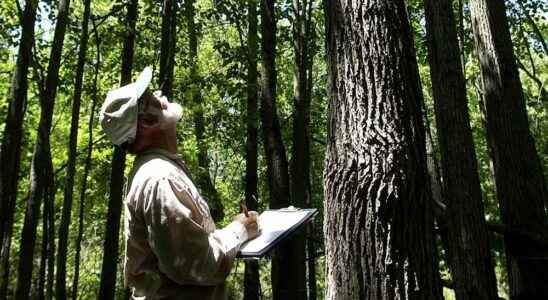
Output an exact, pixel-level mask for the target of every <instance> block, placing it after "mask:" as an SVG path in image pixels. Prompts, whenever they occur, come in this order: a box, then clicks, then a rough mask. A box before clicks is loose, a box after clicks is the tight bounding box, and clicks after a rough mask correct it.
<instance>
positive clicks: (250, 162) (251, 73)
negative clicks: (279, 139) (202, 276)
mask: <svg viewBox="0 0 548 300" xmlns="http://www.w3.org/2000/svg"><path fill="white" fill-rule="evenodd" d="M247 13H248V15H247V21H248V32H247V118H246V122H247V123H246V125H247V139H246V145H245V157H246V164H245V204H246V205H247V207H248V208H249V209H251V210H255V211H256V210H257V208H258V203H257V198H258V194H257V182H258V176H257V154H258V151H257V149H258V139H257V136H258V131H259V129H258V127H259V116H258V112H257V106H258V105H257V104H258V103H257V100H258V99H257V96H258V94H257V46H258V42H257V38H258V37H257V2H256V0H247ZM260 290H261V281H260V277H259V262H258V261H257V260H250V261H246V262H245V272H244V300H259V299H260Z"/></svg>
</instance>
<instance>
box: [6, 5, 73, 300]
mask: <svg viewBox="0 0 548 300" xmlns="http://www.w3.org/2000/svg"><path fill="white" fill-rule="evenodd" d="M69 5H70V0H60V1H59V9H58V13H57V23H56V25H55V33H54V36H53V43H52V47H51V53H50V60H49V63H48V69H47V76H46V81H45V87H44V90H43V93H41V95H40V106H41V112H40V120H39V123H38V133H37V136H36V142H35V146H34V153H33V156H32V163H31V170H30V191H29V196H28V199H27V206H26V210H25V221H24V224H23V232H22V234H21V248H20V251H19V267H18V275H17V288H16V295H15V296H16V298H17V299H28V298H29V296H30V294H29V293H30V286H31V280H32V269H33V261H34V259H33V258H34V245H35V240H36V227H37V225H38V219H39V215H40V204H41V203H42V202H44V207H45V206H47V205H51V207H53V203H54V200H55V199H54V194H55V192H54V191H55V190H54V186H55V185H54V183H53V165H52V160H51V147H50V140H49V139H50V130H51V125H52V119H53V109H54V107H55V96H56V93H57V85H58V81H59V68H60V66H61V54H62V51H63V42H64V39H65V31H66V27H67V24H68V21H69ZM46 201H47V202H46ZM44 209H45V208H44ZM50 212H52V213H53V209H51V210H50ZM49 217H50V218H52V219H53V216H49ZM53 226H54V224H53V222H51V221H50V222H49V224H48V230H49V232H50V233H51V232H52V231H53ZM50 238H52V234H51V235H50ZM49 251H54V250H53V247H51V246H50V247H49ZM53 258H54V257H53V255H51V257H49V258H48V260H49V262H48V263H49V266H50V267H48V269H49V270H48V271H49V272H51V274H53V268H52V266H53V264H52V263H53V261H51V259H53Z"/></svg>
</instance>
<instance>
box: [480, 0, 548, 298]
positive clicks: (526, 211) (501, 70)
mask: <svg viewBox="0 0 548 300" xmlns="http://www.w3.org/2000/svg"><path fill="white" fill-rule="evenodd" d="M470 8H471V14H472V29H473V31H474V39H475V44H476V51H477V53H478V55H479V61H480V70H481V79H482V82H483V99H484V107H485V112H486V131H487V142H488V145H489V150H490V151H489V152H490V155H491V159H492V161H493V166H494V174H495V187H496V192H497V198H498V200H499V205H500V209H501V217H502V222H503V224H504V225H505V226H507V227H510V228H513V229H516V230H522V231H528V232H532V233H536V234H538V235H540V236H544V237H548V217H547V215H546V210H545V209H546V207H545V205H546V203H548V192H547V190H546V181H545V179H544V173H543V170H542V166H541V164H540V160H539V157H538V154H537V151H536V149H535V143H534V140H533V137H532V136H531V133H530V131H529V122H528V120H527V112H526V109H525V100H524V96H523V90H522V87H521V81H520V78H519V74H518V71H517V68H516V61H515V56H514V52H513V47H512V40H511V37H510V30H509V25H508V20H507V17H506V7H505V4H504V1H503V0H472V1H471V2H470ZM504 242H505V247H506V264H507V271H508V279H509V287H510V297H511V298H512V299H546V298H548V285H547V284H546V282H548V260H547V259H546V257H548V249H547V248H545V247H542V245H539V244H538V243H535V242H533V241H530V240H528V239H525V238H523V237H520V236H512V235H505V237H504Z"/></svg>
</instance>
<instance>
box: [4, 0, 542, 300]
mask: <svg viewBox="0 0 548 300" xmlns="http://www.w3.org/2000/svg"><path fill="white" fill-rule="evenodd" d="M465 2H466V1H465ZM457 3H458V1H455V10H456V12H455V15H456V16H460V12H459V6H458V5H457ZM506 3H507V5H508V12H509V20H510V24H511V29H512V38H513V42H514V49H515V53H516V58H517V59H518V60H519V61H520V62H521V65H522V66H521V67H520V69H521V73H520V74H521V80H522V83H523V89H524V93H525V96H526V104H527V110H528V114H529V121H530V128H531V132H532V134H533V136H534V138H535V141H536V145H537V150H538V152H539V156H540V158H541V160H542V163H543V166H544V170H545V171H546V170H547V169H548V135H547V134H546V132H548V116H547V114H548V111H547V105H548V99H547V98H546V95H545V94H542V90H543V89H544V90H546V89H547V87H546V86H545V85H546V82H547V80H548V72H547V71H548V60H547V54H546V53H544V50H543V48H542V43H541V42H540V39H541V37H546V36H547V34H548V22H547V20H546V17H545V16H546V12H547V11H546V9H547V8H546V5H545V4H544V5H543V1H538V0H516V1H506ZM407 4H408V8H409V14H410V21H411V24H412V28H413V33H414V36H415V42H416V43H415V47H416V53H417V59H418V62H419V73H420V76H421V80H422V88H423V94H424V98H425V111H426V114H427V118H428V120H429V123H430V129H431V131H432V134H433V136H436V131H435V120H434V117H433V100H432V93H431V83H430V78H429V69H428V64H427V49H426V43H425V32H424V17H423V11H422V9H423V8H422V1H419V0H409V1H407ZM123 5H125V2H118V1H116V2H112V1H106V0H97V1H92V9H91V11H92V16H93V18H94V22H92V23H91V24H90V44H89V49H88V57H87V64H86V68H85V76H84V92H83V100H82V109H81V118H80V129H79V138H78V153H79V156H78V162H77V174H78V175H77V178H76V186H75V194H74V195H75V205H74V209H73V213H72V223H71V226H70V240H71V243H70V244H69V256H68V262H69V265H68V268H67V269H68V274H67V275H68V276H67V283H68V284H69V285H70V284H71V283H72V278H73V276H74V274H73V271H74V269H73V268H74V254H75V250H74V249H75V245H74V240H75V238H76V234H77V226H78V220H77V217H78V216H77V213H76V212H77V210H78V208H79V205H80V204H79V201H80V199H79V195H80V189H81V184H80V182H81V181H82V174H83V170H84V158H85V152H86V147H87V143H88V127H87V124H88V122H89V119H90V115H91V112H90V110H91V106H92V101H97V103H99V105H100V104H101V103H102V101H103V99H104V97H105V95H106V92H107V91H108V90H109V89H111V88H113V87H116V86H118V85H119V78H120V61H121V58H120V57H121V49H122V39H123V36H124V32H125V24H124V15H125V9H123V8H124V7H123ZM161 5H162V4H161V1H157V0H156V1H152V0H145V1H140V7H139V16H138V23H137V28H138V30H137V40H136V47H135V61H134V72H133V73H134V74H137V73H138V72H139V71H140V70H141V69H142V68H143V67H145V66H147V65H151V66H154V69H155V74H157V71H158V61H159V50H160V46H159V45H160V34H159V33H160V27H161V19H160V17H161ZM179 6H180V8H179V10H178V27H177V32H178V34H177V47H176V66H175V76H174V93H173V99H174V100H175V101H178V102H180V103H181V104H183V107H184V117H183V120H182V122H181V123H180V125H179V127H178V133H177V135H178V140H179V151H180V153H181V154H182V156H183V158H184V159H185V161H186V162H187V163H188V165H189V167H190V169H194V168H197V166H198V162H197V154H198V147H197V144H196V139H195V136H194V123H193V121H192V118H191V107H190V99H188V96H187V92H188V89H189V82H190V78H189V65H190V64H189V61H188V55H187V53H188V37H187V33H186V24H185V22H184V18H183V13H182V12H183V9H182V3H179ZM314 7H315V10H314V14H313V20H314V24H315V25H314V26H313V28H312V29H313V32H314V35H315V37H316V41H315V43H314V45H313V46H312V49H313V50H314V52H316V55H315V57H314V63H313V70H314V71H313V82H314V86H313V90H312V104H311V128H310V133H311V138H312V141H311V170H310V171H311V180H312V185H311V189H312V191H311V192H312V201H313V205H314V206H315V207H318V208H319V210H320V214H319V216H318V217H316V219H315V221H314V225H315V232H314V234H313V238H314V239H315V241H317V243H316V246H317V248H318V249H317V252H318V253H321V252H322V251H323V250H322V249H323V241H322V239H323V234H322V221H323V161H324V152H325V143H326V140H327V105H328V104H327V103H328V99H327V69H326V62H325V49H324V41H325V36H324V35H325V34H324V32H325V31H324V17H323V11H322V7H321V3H320V2H319V1H316V2H315V3H314ZM196 10H197V15H196V24H198V29H199V50H198V59H197V65H198V68H199V74H200V82H199V89H200V92H201V95H202V97H203V99H204V108H203V109H204V117H205V124H206V134H205V136H206V142H207V144H208V147H209V153H208V155H209V159H210V170H209V172H210V174H211V178H212V180H213V182H214V184H215V186H216V188H217V190H218V192H219V194H220V197H221V199H222V201H223V204H224V207H225V215H226V217H225V219H224V220H222V221H221V222H220V223H219V224H218V225H219V226H223V225H225V224H227V223H228V222H230V221H231V218H232V216H233V215H235V214H236V213H238V203H239V202H240V201H241V200H242V199H243V196H244V186H245V182H244V175H245V174H244V173H245V151H244V147H245V139H246V130H245V120H246V111H245V110H246V82H245V76H246V72H247V71H246V40H247V37H246V33H247V19H246V13H247V12H246V1H243V0H227V1H217V0H213V1H210V0H198V1H197V3H196ZM55 11H56V3H54V1H42V2H41V4H40V6H39V13H40V14H39V16H38V18H37V27H36V47H35V59H36V62H37V64H36V67H34V68H32V69H31V70H30V72H29V79H30V85H29V93H28V105H27V113H26V116H25V123H24V126H25V127H24V130H25V132H24V138H23V149H22V151H23V152H22V153H23V155H22V161H21V173H20V178H21V180H20V184H19V194H18V201H17V204H16V217H15V226H14V234H13V236H14V239H13V243H12V251H11V254H12V257H11V262H12V264H11V265H12V266H16V265H17V263H18V261H17V259H18V258H17V253H18V248H19V237H20V235H21V228H22V223H23V218H24V210H25V200H26V195H27V192H28V190H29V182H28V180H29V166H30V159H31V157H32V150H33V146H34V145H33V141H34V140H35V137H36V127H37V124H38V118H39V114H40V106H39V101H38V95H39V86H40V84H39V82H40V81H41V80H43V78H44V76H45V67H46V66H47V63H48V59H49V52H50V46H51V39H52V36H53V27H54V23H55ZM82 11H83V5H82V3H81V2H79V1H74V3H73V4H72V8H71V23H70V26H69V28H68V31H67V38H66V39H65V47H64V50H63V61H62V66H61V77H60V85H59V91H58V96H57V103H56V104H57V105H56V107H55V113H54V118H53V119H54V121H53V123H54V125H53V129H52V139H51V142H52V149H53V164H54V168H55V170H56V172H55V180H56V187H57V195H56V203H55V204H56V205H55V207H56V210H55V213H56V216H55V219H56V220H57V222H59V220H60V211H61V205H62V199H63V195H62V191H63V185H64V181H65V178H64V176H65V169H64V168H65V165H66V160H67V147H68V139H69V138H68V135H69V130H70V113H71V112H70V107H71V103H72V95H73V88H74V80H75V78H74V76H75V69H76V68H75V65H76V57H77V53H78V42H79V40H80V33H81V30H80V26H81V25H80V19H81V16H82ZM277 13H278V15H279V16H280V17H279V20H278V48H277V51H278V52H277V71H278V78H277V79H278V86H277V91H278V95H277V101H278V111H279V119H280V123H281V126H282V134H283V139H284V143H285V145H286V151H287V153H288V154H289V153H291V152H290V150H291V147H292V145H291V130H292V128H291V126H292V122H291V121H292V120H291V118H292V111H293V73H294V63H293V48H292V36H291V25H292V22H291V10H290V4H289V3H282V2H280V3H279V4H278V6H277ZM530 20H533V21H534V24H535V25H533V23H532V22H531V21H530ZM462 21H463V25H464V26H463V27H462V28H460V27H459V30H461V29H462V35H459V36H462V37H464V39H463V40H462V41H461V42H462V45H463V48H462V50H463V52H464V55H463V60H464V61H465V63H466V64H465V76H466V79H467V93H468V100H469V110H470V116H471V127H472V131H473V136H474V141H475V146H476V154H477V158H478V166H479V174H480V178H481V187H482V191H483V196H484V202H485V213H486V219H487V220H488V221H495V222H496V221H499V219H500V217H499V212H498V211H499V210H498V203H497V200H496V195H495V189H494V184H493V179H492V175H491V169H490V159H489V155H488V149H487V145H486V142H485V137H484V131H483V130H484V129H483V124H482V122H483V121H482V120H483V117H482V113H481V111H480V109H479V105H478V99H477V97H478V92H479V86H480V85H479V78H478V76H479V70H478V62H477V60H476V59H475V54H474V52H473V40H472V35H471V28H470V16H469V10H468V7H467V5H466V3H465V5H464V7H463V20H462ZM18 22H19V20H18V17H17V7H16V5H15V1H2V2H0V89H1V90H2V95H3V99H6V100H5V101H0V130H2V132H3V128H4V125H5V124H4V121H5V116H6V114H7V104H8V101H7V99H8V95H9V86H10V82H11V76H12V72H13V69H14V65H15V60H16V53H17V47H18V43H19V40H18V38H19V34H20V29H19V24H18ZM93 24H95V25H96V26H97V27H96V28H95V29H94V25H93ZM457 24H460V23H459V22H457ZM534 26H536V27H537V28H538V29H539V30H540V33H541V35H540V36H539V35H538V34H537V33H535V29H534ZM96 33H97V34H96ZM258 52H259V54H260V51H258ZM96 64H99V73H98V75H99V76H98V82H97V85H96V86H95V85H94V83H93V78H94V72H95V66H96ZM155 84H156V85H157V83H155ZM95 88H97V94H96V95H95V93H94V89H95ZM98 109H99V107H96V111H97V110H98ZM93 134H94V138H93V139H94V149H93V155H92V170H91V173H90V176H89V183H88V188H87V190H86V191H85V194H86V197H87V198H86V205H85V222H84V223H85V228H84V229H85V230H84V238H83V242H82V257H81V260H80V263H81V266H80V268H81V269H80V286H79V289H80V290H79V295H80V296H79V297H80V298H81V299H93V298H96V293H97V290H98V286H99V276H100V270H101V259H102V255H103V253H102V244H103V239H104V227H105V226H104V225H105V222H106V210H107V199H108V193H109V186H108V184H109V176H110V162H111V156H112V147H111V146H110V144H109V143H108V141H107V140H106V139H104V137H103V134H102V133H101V131H100V128H99V126H98V124H97V114H95V120H94V127H93ZM434 142H435V141H434ZM259 143H260V145H259V201H260V210H262V209H266V208H267V206H268V205H267V204H268V191H267V182H266V178H265V177H266V167H265V165H264V160H263V148H262V142H261V138H259ZM434 146H435V147H437V145H434ZM131 163H132V160H131V159H129V160H128V166H131ZM129 169H130V167H128V168H127V170H126V173H127V172H129ZM58 225H59V224H58V223H57V224H56V226H58ZM56 228H57V227H56ZM41 236H42V230H41V228H40V227H39V229H38V236H37V249H39V248H40V247H41ZM121 241H123V240H122V239H121ZM121 244H122V245H123V243H121ZM37 252H38V251H37ZM493 253H494V257H495V262H496V273H497V279H498V284H499V291H500V295H501V296H503V297H505V298H507V297H508V296H507V283H506V282H507V276H506V273H505V272H506V271H505V268H504V264H505V261H504V248H503V241H502V240H501V239H500V237H496V238H494V239H493ZM122 257H123V256H121V259H120V263H122V261H123V259H122ZM324 259H325V258H324V257H323V256H321V255H319V259H317V262H316V263H317V285H318V296H319V297H320V298H322V297H323V290H324V288H325V284H326V283H325V280H324V273H325V271H324V270H323V266H324ZM36 261H37V262H38V261H39V254H37V255H36ZM260 264H261V283H262V289H263V295H264V296H265V298H266V299H268V298H269V297H270V296H269V295H270V293H271V288H270V279H269V276H270V264H269V261H268V260H261V262H260ZM236 265H237V267H236V268H234V270H233V272H232V275H231V276H230V277H229V280H228V286H229V288H230V293H231V299H241V298H242V294H241V293H242V291H243V288H242V283H243V280H242V278H243V263H242V261H237V262H236ZM119 270H120V272H119V273H121V270H122V268H121V267H120V268H119ZM441 270H442V276H443V277H444V278H446V279H449V278H450V276H449V273H448V269H447V267H446V262H445V261H443V260H442V262H441ZM15 273H16V272H15V270H14V267H12V272H11V277H10V279H11V284H10V287H13V286H14V285H15V279H16V278H15V277H16V274H15ZM34 276H38V274H37V272H35V274H34ZM119 282H120V284H119V288H118V292H117V295H118V296H120V297H121V296H122V294H123V289H122V279H121V277H120V278H119ZM70 288H71V287H70V286H69V292H70ZM34 292H36V291H34ZM444 295H445V296H446V299H453V297H454V296H452V295H451V292H450V291H449V290H447V289H446V290H444Z"/></svg>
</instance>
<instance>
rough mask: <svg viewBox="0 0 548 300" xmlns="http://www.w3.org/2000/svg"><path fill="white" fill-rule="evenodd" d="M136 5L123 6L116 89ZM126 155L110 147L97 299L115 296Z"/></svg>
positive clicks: (126, 65) (126, 75) (125, 71)
mask: <svg viewBox="0 0 548 300" xmlns="http://www.w3.org/2000/svg"><path fill="white" fill-rule="evenodd" d="M138 8H139V1H138V0H131V1H130V2H129V3H128V5H127V15H126V18H125V23H126V26H127V29H126V32H125V36H124V41H123V49H122V66H121V73H120V86H123V85H126V84H128V83H130V82H131V81H132V78H131V71H132V69H133V55H134V47H135V38H136V22H137V16H138ZM125 166H126V153H125V151H124V150H123V149H122V148H121V147H118V146H114V153H113V155H112V169H111V173H110V194H109V202H108V213H107V224H106V229H105V242H104V245H103V253H104V256H103V264H102V269H101V283H100V286H99V299H114V295H115V292H116V273H117V269H118V250H119V245H118V243H119V233H120V216H121V213H122V203H123V197H124V169H125Z"/></svg>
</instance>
